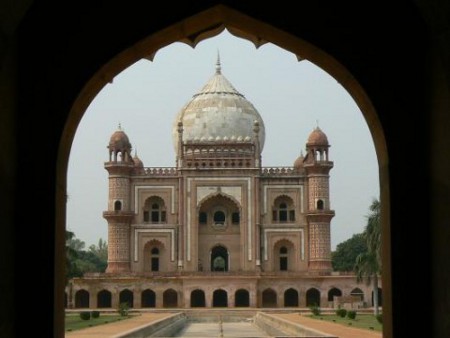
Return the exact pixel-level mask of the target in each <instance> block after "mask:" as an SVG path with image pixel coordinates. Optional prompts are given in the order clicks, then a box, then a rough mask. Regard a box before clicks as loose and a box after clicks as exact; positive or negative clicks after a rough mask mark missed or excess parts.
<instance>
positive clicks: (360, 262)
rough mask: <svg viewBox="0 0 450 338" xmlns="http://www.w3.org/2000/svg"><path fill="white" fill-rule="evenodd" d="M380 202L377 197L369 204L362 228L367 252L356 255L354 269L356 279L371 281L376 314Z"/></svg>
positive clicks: (379, 266) (379, 253) (379, 252)
mask: <svg viewBox="0 0 450 338" xmlns="http://www.w3.org/2000/svg"><path fill="white" fill-rule="evenodd" d="M380 208H381V205H380V202H379V201H378V200H377V199H374V200H373V201H372V204H371V205H370V213H369V215H368V216H367V225H366V227H365V229H364V233H363V234H364V239H365V240H366V246H367V252H365V253H362V254H359V255H358V257H356V262H355V268H354V271H355V273H356V281H357V282H358V283H359V282H362V281H363V280H365V282H366V284H367V285H370V284H371V283H373V293H374V312H375V315H378V311H379V310H378V277H379V275H380V274H381V224H380Z"/></svg>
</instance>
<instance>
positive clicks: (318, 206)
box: [317, 200, 323, 210]
mask: <svg viewBox="0 0 450 338" xmlns="http://www.w3.org/2000/svg"><path fill="white" fill-rule="evenodd" d="M317 210H323V201H322V200H317Z"/></svg>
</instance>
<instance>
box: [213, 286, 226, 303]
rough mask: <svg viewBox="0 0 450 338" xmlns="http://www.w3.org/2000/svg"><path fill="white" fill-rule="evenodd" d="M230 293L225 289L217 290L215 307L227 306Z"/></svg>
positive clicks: (214, 297) (214, 296) (214, 295)
mask: <svg viewBox="0 0 450 338" xmlns="http://www.w3.org/2000/svg"><path fill="white" fill-rule="evenodd" d="M227 306H228V293H227V292H226V291H225V290H216V291H214V293H213V307H227Z"/></svg>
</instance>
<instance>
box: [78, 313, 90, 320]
mask: <svg viewBox="0 0 450 338" xmlns="http://www.w3.org/2000/svg"><path fill="white" fill-rule="evenodd" d="M80 318H81V319H83V320H89V319H91V313H90V312H89V311H82V312H80Z"/></svg>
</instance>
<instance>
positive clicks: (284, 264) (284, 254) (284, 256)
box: [280, 246, 288, 271]
mask: <svg viewBox="0 0 450 338" xmlns="http://www.w3.org/2000/svg"><path fill="white" fill-rule="evenodd" d="M287 269H288V249H287V248H286V247H285V246H282V247H281V248H280V271H287Z"/></svg>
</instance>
